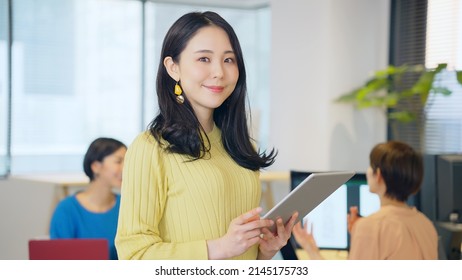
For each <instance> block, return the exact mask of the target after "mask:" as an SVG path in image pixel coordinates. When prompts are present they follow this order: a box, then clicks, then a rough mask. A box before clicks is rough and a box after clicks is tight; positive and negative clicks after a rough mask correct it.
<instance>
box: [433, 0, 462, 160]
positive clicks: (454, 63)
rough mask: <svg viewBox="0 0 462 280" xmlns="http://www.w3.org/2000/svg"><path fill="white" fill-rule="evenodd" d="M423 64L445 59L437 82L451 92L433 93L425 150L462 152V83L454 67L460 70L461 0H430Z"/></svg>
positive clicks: (435, 63)
mask: <svg viewBox="0 0 462 280" xmlns="http://www.w3.org/2000/svg"><path fill="white" fill-rule="evenodd" d="M426 50H427V51H426V57H425V65H426V67H428V68H434V67H435V66H436V65H437V64H438V63H441V62H445V63H448V70H449V71H446V72H444V73H441V74H440V75H439V77H438V83H440V84H441V85H445V86H447V87H448V88H449V89H450V90H451V91H452V95H450V96H448V97H445V96H434V97H433V101H432V102H431V104H429V105H430V106H428V108H427V109H428V111H427V124H426V128H425V139H426V142H425V147H426V152H428V153H435V154H436V153H460V152H462V87H461V86H460V85H459V84H458V83H457V80H456V75H455V74H454V70H456V69H457V70H462V3H461V1H460V0H429V1H428V15H427V46H426Z"/></svg>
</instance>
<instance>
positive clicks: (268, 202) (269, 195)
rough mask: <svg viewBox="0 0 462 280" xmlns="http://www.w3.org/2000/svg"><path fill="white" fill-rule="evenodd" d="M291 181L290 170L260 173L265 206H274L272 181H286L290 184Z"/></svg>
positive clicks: (269, 207)
mask: <svg viewBox="0 0 462 280" xmlns="http://www.w3.org/2000/svg"><path fill="white" fill-rule="evenodd" d="M289 181H290V172H289V171H262V172H261V173H260V182H261V184H262V200H264V201H265V206H266V207H267V208H268V209H271V208H273V206H274V195H273V190H272V183H274V182H286V183H287V184H289Z"/></svg>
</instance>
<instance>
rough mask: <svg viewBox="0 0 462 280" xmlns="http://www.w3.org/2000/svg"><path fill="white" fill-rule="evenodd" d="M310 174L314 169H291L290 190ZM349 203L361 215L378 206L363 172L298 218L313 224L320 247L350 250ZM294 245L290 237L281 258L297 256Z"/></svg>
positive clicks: (372, 210)
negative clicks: (307, 170) (306, 170)
mask: <svg viewBox="0 0 462 280" xmlns="http://www.w3.org/2000/svg"><path fill="white" fill-rule="evenodd" d="M311 173H313V172H305V171H291V172H290V185H291V190H292V189H293V188H295V187H296V186H297V185H298V184H299V183H300V182H301V181H303V180H304V179H305V178H306V177H308V176H309V175H310V174H311ZM351 206H358V210H359V214H360V215H361V216H368V215H370V214H371V213H373V212H376V211H378V210H379V208H380V200H379V197H378V196H377V195H376V194H373V193H371V192H369V186H368V185H367V179H366V175H365V174H364V173H357V174H355V175H354V176H353V177H352V178H351V179H350V180H348V181H347V182H346V183H345V184H344V185H342V186H341V187H340V188H339V189H338V190H337V191H335V192H334V193H333V194H332V195H330V196H329V197H328V198H327V199H326V200H324V201H323V202H322V203H321V204H320V205H318V207H316V208H315V209H314V210H313V211H311V212H310V213H309V214H308V215H307V216H306V217H300V219H302V220H305V221H308V222H309V223H310V224H312V225H313V235H314V238H315V240H316V243H317V245H318V247H319V248H320V249H330V250H348V249H349V247H350V236H349V233H348V229H347V214H348V211H349V208H350V207H351ZM296 248H299V245H298V244H297V243H296V242H295V240H294V239H293V238H291V240H290V242H288V245H287V246H286V247H285V248H283V249H282V250H281V254H282V256H283V258H284V259H294V258H296V254H295V249H296Z"/></svg>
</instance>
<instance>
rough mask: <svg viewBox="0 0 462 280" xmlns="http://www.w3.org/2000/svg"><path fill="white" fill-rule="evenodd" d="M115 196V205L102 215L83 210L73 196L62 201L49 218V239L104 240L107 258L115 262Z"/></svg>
mask: <svg viewBox="0 0 462 280" xmlns="http://www.w3.org/2000/svg"><path fill="white" fill-rule="evenodd" d="M115 196H116V204H115V205H114V207H112V209H110V210H109V211H107V212H104V213H94V212H90V211H88V210H87V209H85V208H83V206H82V205H80V203H79V201H78V200H77V198H76V195H75V194H74V195H72V196H69V197H67V198H65V199H63V200H62V201H61V202H60V203H59V204H58V206H57V207H56V210H55V212H54V214H53V217H52V218H51V225H50V238H51V239H58V238H106V239H107V240H108V241H109V258H110V259H111V260H117V251H116V248H115V245H114V238H115V235H116V231H117V220H118V217H119V207H120V195H119V194H115Z"/></svg>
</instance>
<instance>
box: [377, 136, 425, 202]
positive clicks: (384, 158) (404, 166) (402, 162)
mask: <svg viewBox="0 0 462 280" xmlns="http://www.w3.org/2000/svg"><path fill="white" fill-rule="evenodd" d="M369 159H370V165H371V168H372V170H373V172H374V173H375V172H376V171H377V169H380V173H381V174H382V177H383V180H384V181H385V184H386V185H387V191H386V193H385V196H387V197H390V198H394V199H397V200H399V201H406V200H407V199H408V198H409V196H410V195H412V194H415V193H417V192H418V191H419V190H420V186H421V184H422V180H423V172H424V167H423V159H422V155H421V154H420V153H418V152H417V151H415V150H414V149H413V148H412V147H411V146H409V145H408V144H406V143H404V142H400V141H388V142H385V143H380V144H377V145H376V146H375V147H374V148H373V149H372V151H371V153H370V155H369Z"/></svg>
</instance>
